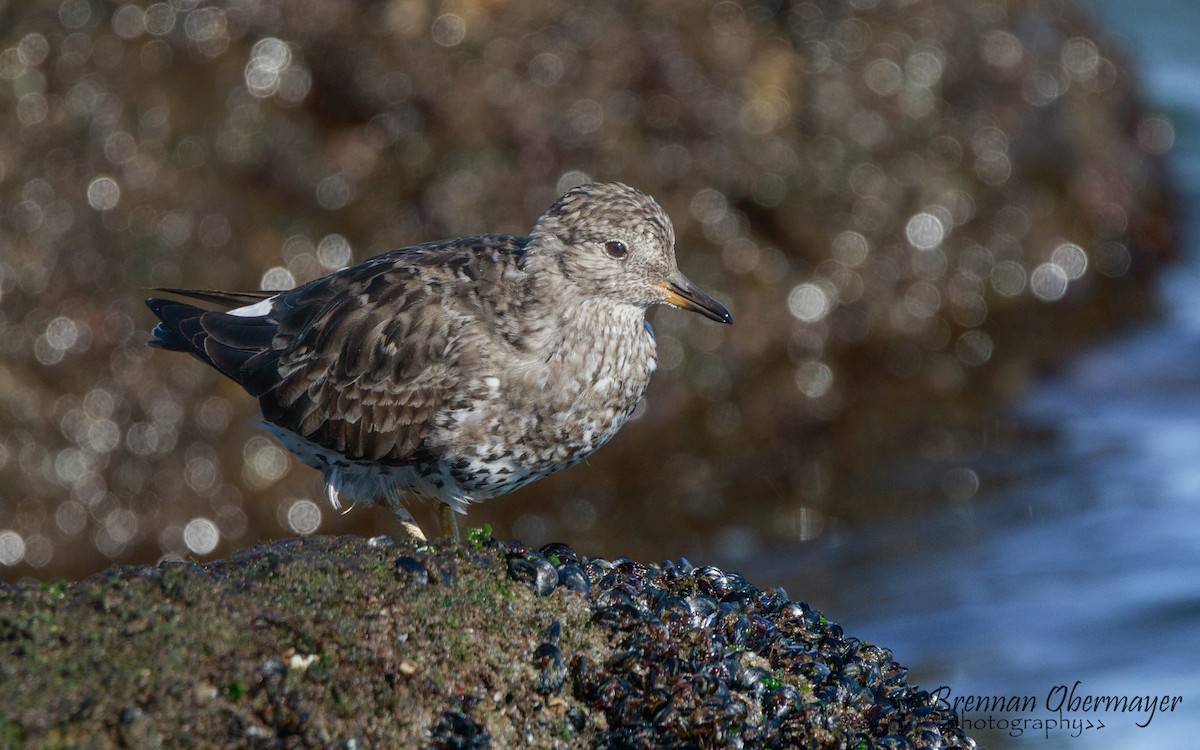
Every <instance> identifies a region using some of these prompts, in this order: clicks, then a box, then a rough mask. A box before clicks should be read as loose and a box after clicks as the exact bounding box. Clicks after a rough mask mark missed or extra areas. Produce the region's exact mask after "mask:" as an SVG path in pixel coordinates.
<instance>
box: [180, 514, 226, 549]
mask: <svg viewBox="0 0 1200 750" xmlns="http://www.w3.org/2000/svg"><path fill="white" fill-rule="evenodd" d="M220 541H221V531H220V530H219V529H218V528H217V525H216V524H215V523H213V522H212V521H210V520H208V519H207V518H193V519H192V520H190V521H188V522H187V525H186V526H184V527H183V543H184V544H185V545H187V548H188V549H189V550H191V551H192V553H193V554H197V555H207V554H208V553H209V552H212V551H213V550H214V549H216V548H217V544H218V543H219V542H220Z"/></svg>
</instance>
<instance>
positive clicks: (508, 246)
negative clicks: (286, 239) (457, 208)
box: [149, 235, 525, 464]
mask: <svg viewBox="0 0 1200 750" xmlns="http://www.w3.org/2000/svg"><path fill="white" fill-rule="evenodd" d="M524 244H525V240H524V238H517V237H508V236H503V235H487V236H482V237H479V238H473V240H472V242H471V243H468V244H466V245H465V246H464V242H463V241H462V240H458V241H447V242H443V243H429V244H427V245H420V246H416V247H413V248H404V249H401V250H396V251H392V252H391V253H387V254H385V255H381V256H378V257H376V258H372V259H370V260H368V261H365V262H363V263H361V264H359V265H357V266H352V267H350V268H346V269H343V270H341V271H339V272H337V273H334V274H331V275H329V276H326V277H323V278H320V279H317V280H315V281H312V282H310V283H308V284H305V285H303V286H301V287H298V288H296V289H293V290H289V291H284V292H277V293H269V292H268V293H264V294H262V295H259V294H254V293H251V294H242V293H232V294H230V293H223V292H209V291H200V292H185V294H186V295H187V296H192V297H197V298H200V299H205V300H208V301H212V302H219V303H221V304H224V305H226V306H232V305H240V304H243V303H247V302H255V300H258V301H257V302H256V303H255V304H253V305H250V306H245V307H241V308H240V309H237V310H233V311H232V314H231V313H218V312H211V311H203V310H200V309H199V308H195V307H193V306H191V305H186V304H185V303H179V302H170V301H166V300H150V301H149V304H150V306H151V309H153V310H154V311H155V312H156V313H157V314H158V315H159V317H160V318H161V319H162V320H163V324H162V325H160V326H159V327H158V328H156V330H155V333H156V334H157V335H158V336H159V340H158V342H157V345H159V346H163V347H164V348H171V349H178V350H181V351H190V352H192V353H193V354H196V355H197V356H199V357H200V358H201V359H204V360H205V361H207V362H208V363H209V364H211V365H213V366H214V367H216V368H217V369H218V370H220V371H221V372H223V373H225V374H226V375H228V376H229V377H231V378H232V379H234V380H236V381H237V382H239V383H240V384H241V385H242V386H243V387H244V388H245V389H246V390H247V391H248V392H249V393H250V394H252V395H254V396H256V397H257V398H258V399H259V403H260V405H261V406H262V411H263V416H264V417H265V418H266V419H267V420H268V421H269V422H272V423H274V424H276V425H278V426H280V427H283V428H285V429H287V430H290V431H292V432H295V433H296V434H298V435H300V436H302V437H304V438H306V439H307V440H310V441H312V442H313V443H316V444H318V445H320V446H322V447H324V448H327V449H329V450H332V451H337V452H338V453H341V454H343V455H345V456H347V457H348V458H351V459H359V460H376V461H382V462H386V463H393V464H402V463H407V462H410V461H415V460H419V459H421V458H423V457H424V456H425V455H426V453H425V451H426V449H427V446H426V445H425V440H426V438H427V437H428V435H429V434H430V432H431V431H432V429H433V428H434V427H435V420H436V419H437V417H438V415H439V414H442V413H444V412H446V411H447V410H453V409H465V408H469V406H470V403H471V400H472V399H473V398H475V397H476V396H477V395H478V394H474V393H472V381H471V378H470V376H469V375H464V372H466V373H469V372H470V371H471V369H472V367H471V365H472V363H473V362H476V361H478V358H479V351H478V346H474V345H472V344H471V343H465V342H464V339H463V332H464V330H466V329H468V328H471V329H472V330H476V331H477V330H479V329H480V326H479V325H478V324H479V323H480V322H485V323H486V321H484V318H486V313H485V311H483V310H482V309H481V308H480V303H479V300H480V299H481V298H485V297H487V296H488V295H487V294H486V290H487V289H488V288H490V287H492V286H494V285H496V284H499V283H502V278H503V277H504V276H505V274H506V273H513V272H514V269H515V268H516V265H517V259H518V258H519V257H520V253H521V252H522V248H523V247H524ZM172 291H176V293H179V292H178V291H177V290H172ZM264 300H267V301H265V302H264ZM260 305H261V307H259V306H260ZM487 327H488V326H487V325H485V326H483V328H487ZM163 329H165V330H163ZM495 335H497V336H500V337H503V336H505V334H504V332H503V331H502V330H500V329H499V328H497V331H496V334H495Z"/></svg>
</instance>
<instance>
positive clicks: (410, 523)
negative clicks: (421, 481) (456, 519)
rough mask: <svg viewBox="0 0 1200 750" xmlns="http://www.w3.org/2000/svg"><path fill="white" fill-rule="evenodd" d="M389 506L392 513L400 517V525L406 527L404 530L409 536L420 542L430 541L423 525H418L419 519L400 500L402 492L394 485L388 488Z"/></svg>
mask: <svg viewBox="0 0 1200 750" xmlns="http://www.w3.org/2000/svg"><path fill="white" fill-rule="evenodd" d="M387 506H388V510H390V511H391V512H392V515H394V516H396V518H398V519H400V525H401V526H403V527H404V531H405V532H406V533H407V534H408V535H409V536H411V537H412V538H414V539H416V540H417V541H420V542H427V541H429V540H428V539H427V538H426V537H425V532H424V531H421V527H420V526H418V525H417V519H415V518H413V515H412V513H409V512H408V508H405V507H404V503H402V502H401V501H400V493H399V492H398V491H397V490H396V489H395V488H394V487H389V488H388V491H387Z"/></svg>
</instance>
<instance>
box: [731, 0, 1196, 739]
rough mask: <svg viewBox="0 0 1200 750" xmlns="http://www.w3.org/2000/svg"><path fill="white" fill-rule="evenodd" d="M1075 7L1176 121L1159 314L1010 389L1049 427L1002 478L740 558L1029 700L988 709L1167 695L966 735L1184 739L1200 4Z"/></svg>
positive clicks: (965, 690)
mask: <svg viewBox="0 0 1200 750" xmlns="http://www.w3.org/2000/svg"><path fill="white" fill-rule="evenodd" d="M1091 5H1092V7H1093V8H1094V9H1095V11H1096V14H1097V16H1098V17H1099V20H1100V22H1101V23H1102V24H1103V25H1104V27H1105V28H1106V29H1107V30H1108V32H1109V33H1110V34H1111V35H1112V36H1113V37H1115V38H1116V39H1117V40H1118V41H1119V42H1120V43H1122V44H1123V45H1124V46H1125V48H1126V49H1127V51H1129V52H1130V53H1131V55H1132V57H1133V58H1134V61H1135V63H1136V64H1137V66H1138V69H1139V73H1140V75H1141V78H1142V81H1143V82H1144V84H1145V99H1146V100H1147V101H1148V102H1149V104H1150V106H1151V107H1153V108H1155V109H1157V110H1159V111H1161V112H1164V113H1165V114H1167V115H1168V117H1169V118H1170V119H1171V120H1172V122H1173V123H1174V125H1175V129H1176V141H1175V147H1174V149H1173V151H1172V153H1171V163H1172V168H1173V170H1174V176H1175V178H1176V181H1177V184H1178V187H1179V189H1180V191H1181V209H1182V220H1183V229H1184V236H1185V248H1184V259H1183V262H1182V263H1181V264H1179V265H1178V266H1176V267H1174V268H1172V269H1171V270H1170V271H1169V272H1168V273H1167V274H1165V276H1164V277H1163V278H1162V279H1161V281H1160V282H1159V286H1158V294H1159V296H1160V298H1161V301H1162V307H1163V309H1164V316H1163V317H1162V319H1160V320H1158V321H1156V322H1154V323H1153V324H1152V325H1148V326H1145V327H1143V328H1140V329H1138V330H1136V331H1132V332H1129V333H1126V334H1124V335H1122V336H1121V337H1120V338H1117V339H1114V340H1111V341H1108V342H1106V343H1104V344H1102V345H1101V346H1099V347H1097V348H1095V349H1094V350H1092V351H1089V352H1087V353H1085V354H1084V355H1082V356H1080V357H1079V358H1077V359H1076V360H1075V362H1074V364H1073V365H1072V366H1070V367H1068V368H1067V369H1066V370H1065V371H1064V372H1062V373H1060V374H1058V375H1057V376H1055V377H1054V378H1053V379H1051V380H1047V381H1045V382H1042V383H1040V384H1038V385H1037V386H1036V387H1035V388H1034V390H1033V391H1032V392H1031V393H1030V394H1028V396H1027V398H1026V399H1025V400H1024V402H1023V403H1022V404H1021V406H1020V413H1021V416H1022V418H1023V420H1024V421H1025V422H1026V423H1027V424H1028V425H1030V426H1031V427H1045V428H1047V429H1048V430H1049V431H1051V432H1053V433H1054V434H1056V435H1057V436H1058V437H1057V439H1055V440H1054V441H1053V442H1052V443H1051V444H1049V445H1043V446H1039V447H1037V448H1032V449H1029V451H1028V453H1027V455H1016V456H1010V457H1009V459H1008V461H1009V465H1010V466H1011V471H1012V476H1011V477H1008V478H1006V481H1005V483H1004V489H1003V490H1000V491H998V492H992V493H990V494H988V493H981V495H980V496H979V497H977V498H976V499H975V500H973V501H971V502H970V503H968V504H964V505H962V506H957V507H952V508H949V509H945V510H942V511H940V512H937V513H935V514H930V515H925V516H921V517H917V518H910V519H906V520H905V521H903V522H901V523H895V522H893V523H889V524H887V525H886V526H880V527H878V528H867V529H863V530H856V531H853V532H848V533H842V534H838V535H835V536H831V537H830V538H827V539H823V540H821V541H819V542H818V543H816V544H812V545H808V546H806V547H805V548H803V549H800V550H797V551H796V552H795V553H794V554H793V555H788V556H780V555H775V556H774V558H773V559H771V560H769V561H757V562H752V563H750V564H747V565H742V566H741V567H742V568H743V570H745V571H746V572H747V573H750V574H752V577H753V578H754V579H756V580H768V581H772V582H782V583H784V584H785V585H787V587H788V589H789V591H791V592H792V593H793V594H796V593H797V592H803V595H804V596H805V597H806V598H808V599H809V600H810V601H812V603H813V604H814V606H817V607H818V608H820V609H822V610H823V611H824V612H825V613H826V614H827V615H828V616H829V617H830V618H831V619H833V620H834V621H837V622H839V623H841V624H842V625H843V626H844V627H845V628H846V631H847V632H848V633H852V634H854V635H856V636H859V637H861V638H863V639H865V640H870V641H873V642H876V643H880V644H883V645H886V646H888V647H890V648H891V649H892V650H893V651H894V652H895V653H896V658H897V660H898V661H900V662H901V663H904V664H907V665H908V666H909V667H910V668H911V672H910V676H911V677H912V679H913V680H914V681H915V682H917V683H918V684H920V685H922V686H923V687H926V688H927V689H932V688H934V687H937V686H938V685H950V686H952V688H953V694H955V695H968V694H972V695H989V696H990V695H1002V696H1027V695H1028V696H1033V697H1034V698H1036V700H1037V706H1038V708H1037V710H1034V711H1027V712H1021V711H1004V710H1000V711H992V712H990V714H991V716H992V717H993V718H994V719H995V720H997V721H1005V720H1007V721H1009V722H1012V721H1027V722H1031V723H1032V722H1036V721H1037V720H1039V719H1041V720H1047V719H1056V718H1058V717H1057V714H1055V713H1052V712H1051V711H1050V710H1047V705H1046V703H1047V698H1048V697H1054V696H1055V695H1057V694H1058V692H1057V690H1056V686H1059V685H1065V686H1067V687H1068V688H1069V687H1070V686H1072V685H1074V684H1075V682H1076V681H1077V680H1078V681H1080V683H1081V684H1080V686H1079V688H1078V689H1077V691H1076V692H1077V695H1080V696H1082V695H1087V694H1091V695H1116V696H1123V695H1128V696H1131V697H1132V696H1136V695H1146V696H1182V698H1183V700H1182V702H1181V703H1178V704H1177V705H1176V706H1175V710H1174V711H1173V712H1159V713H1158V714H1157V715H1156V716H1154V718H1153V719H1152V720H1151V721H1150V723H1149V725H1148V726H1147V727H1145V728H1139V727H1138V726H1136V724H1135V722H1145V720H1146V716H1147V714H1145V713H1141V712H1138V713H1137V714H1132V713H1126V714H1119V713H1099V714H1096V713H1090V714H1088V713H1081V712H1080V713H1068V714H1066V716H1065V717H1064V718H1067V719H1076V720H1084V721H1086V720H1087V719H1092V720H1095V719H1097V718H1098V719H1100V720H1101V721H1103V722H1104V724H1105V727H1104V728H1103V729H1091V730H1086V731H1083V732H1082V734H1080V735H1079V736H1075V733H1076V732H1077V731H1078V730H1074V729H1062V728H1058V729H1054V730H1052V731H1050V732H1049V733H1048V735H1047V733H1046V732H1045V731H1044V730H1042V729H1037V728H1033V727H1029V725H1026V726H1027V727H1028V728H1027V729H1026V731H1025V733H1024V734H1022V735H1021V736H1016V737H1014V736H1011V734H1010V733H1008V732H1004V731H986V730H984V731H978V730H977V731H975V732H974V733H973V734H974V736H976V737H977V738H978V739H979V740H980V744H981V745H982V746H984V747H1005V748H1008V747H1011V748H1038V749H1039V750H1041V749H1042V748H1076V749H1082V748H1088V749H1089V750H1090V749H1091V748H1122V749H1124V748H1141V747H1196V746H1197V741H1196V732H1197V730H1200V2H1194V1H1193V0H1143V1H1142V2H1136V3H1135V2H1128V0H1095V1H1094V2H1092V3H1091ZM987 716H988V713H984V714H969V717H970V718H976V719H983V720H985V721H986V720H987ZM1010 726H1011V725H1010ZM1034 726H1035V727H1036V726H1037V725H1036V724H1035V725H1034Z"/></svg>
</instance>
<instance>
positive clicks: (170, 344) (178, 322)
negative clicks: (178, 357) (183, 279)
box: [146, 298, 213, 365]
mask: <svg viewBox="0 0 1200 750" xmlns="http://www.w3.org/2000/svg"><path fill="white" fill-rule="evenodd" d="M146 307H149V308H150V311H151V312H153V313H154V314H155V315H157V316H158V319H159V321H161V322H160V323H159V324H158V325H156V326H154V330H153V331H151V332H150V334H151V335H152V336H154V338H153V339H151V340H150V342H149V343H150V346H155V347H158V348H159V349H167V350H169V351H173V352H187V353H189V354H194V355H196V356H197V357H199V358H200V359H202V360H204V361H205V362H207V363H208V364H210V365H211V364H212V363H213V362H212V360H211V359H210V358H209V356H208V354H206V353H205V351H204V339H205V338H207V337H208V334H207V333H206V332H205V330H204V327H203V326H202V325H201V324H200V317H201V316H202V315H204V313H205V312H207V311H206V310H203V309H201V308H199V307H196V306H195V305H189V304H187V303H185V302H176V301H175V300H169V299H158V298H152V299H148V300H146Z"/></svg>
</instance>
